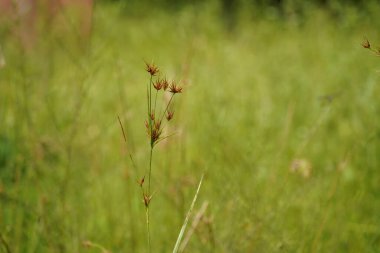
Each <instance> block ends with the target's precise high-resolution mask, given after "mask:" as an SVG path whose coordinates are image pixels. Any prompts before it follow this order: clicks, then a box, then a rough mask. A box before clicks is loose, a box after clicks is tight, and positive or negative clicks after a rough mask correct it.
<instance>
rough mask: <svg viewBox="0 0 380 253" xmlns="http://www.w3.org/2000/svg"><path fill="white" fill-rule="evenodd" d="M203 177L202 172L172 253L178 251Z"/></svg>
mask: <svg viewBox="0 0 380 253" xmlns="http://www.w3.org/2000/svg"><path fill="white" fill-rule="evenodd" d="M203 177H204V174H202V177H201V180H200V181H199V184H198V188H197V192H196V193H195V195H194V198H193V202H192V203H191V206H190V209H189V211H188V212H187V215H186V218H185V221H184V223H183V225H182V228H181V231H180V232H179V235H178V238H177V242H176V243H175V246H174V249H173V253H177V252H178V249H179V245H180V244H181V240H182V237H183V235H184V233H185V229H186V226H187V223H188V222H189V217H190V215H191V212H192V211H193V208H194V205H195V202H196V201H197V198H198V194H199V190H200V189H201V185H202V182H203Z"/></svg>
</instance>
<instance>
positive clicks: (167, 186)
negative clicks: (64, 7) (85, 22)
mask: <svg viewBox="0 0 380 253" xmlns="http://www.w3.org/2000/svg"><path fill="white" fill-rule="evenodd" d="M379 9H380V6H377V5H373V6H371V10H372V11H373V13H376V10H379ZM345 13H346V18H342V19H341V20H336V19H335V18H334V17H331V16H330V15H328V14H327V13H325V12H323V11H322V10H319V9H310V10H309V13H308V15H306V18H305V19H302V22H301V21H298V20H297V19H296V20H293V19H289V20H286V21H284V20H280V19H274V20H273V19H259V18H257V19H250V18H249V16H248V14H247V13H245V12H242V13H241V15H240V16H239V19H238V21H237V26H236V28H235V30H234V31H231V32H228V31H226V29H224V27H223V23H221V22H220V20H219V19H218V17H217V14H216V10H215V8H213V7H209V8H208V7H207V6H206V7H205V8H196V7H187V8H184V9H180V10H178V11H176V12H173V13H166V12H163V11H157V10H152V11H151V12H147V13H143V14H142V15H131V14H129V13H127V14H124V15H123V14H122V13H121V12H120V10H119V8H118V6H117V5H115V6H111V5H105V4H99V5H97V8H96V10H95V14H94V30H93V37H92V40H91V43H90V44H89V45H88V47H87V48H86V50H85V51H84V52H83V51H80V50H78V49H76V48H75V47H71V46H68V45H69V43H65V40H64V38H62V37H60V34H54V33H53V34H52V35H51V36H45V37H44V38H43V39H42V40H41V41H40V44H38V45H37V46H36V49H35V50H33V51H32V52H29V53H27V55H23V54H21V53H20V52H19V51H18V50H17V47H16V46H14V41H13V40H11V39H9V40H5V41H1V46H2V50H3V52H4V55H5V59H6V66H5V67H4V68H2V69H0V122H1V123H0V130H1V131H0V189H1V191H0V232H1V237H2V238H3V242H1V241H0V252H7V251H6V248H5V244H7V245H8V247H9V249H10V250H11V252H12V253H18V252H99V249H96V248H85V247H84V246H83V245H82V242H83V241H86V240H89V241H91V242H93V243H96V244H99V245H101V246H102V247H104V248H105V249H108V250H110V251H112V252H146V249H147V246H146V230H145V229H146V228H145V210H144V209H145V207H144V204H143V202H142V199H141V192H140V189H139V186H138V184H137V181H138V180H139V179H140V178H141V176H143V174H144V171H145V170H146V168H147V166H148V160H149V159H148V157H149V144H148V142H147V136H146V132H145V128H144V120H145V116H146V113H145V111H146V103H145V101H146V82H147V81H146V80H147V79H148V77H149V74H148V73H146V72H145V70H144V67H145V65H144V61H147V62H150V61H151V60H154V62H155V64H157V65H158V66H159V67H160V68H161V69H163V70H164V72H165V73H167V74H168V78H175V79H177V80H178V79H182V83H184V93H183V94H181V98H180V99H179V100H177V101H175V109H176V114H175V118H174V120H173V123H171V125H170V128H171V131H173V132H176V133H177V134H176V135H175V136H174V137H172V138H170V139H169V140H168V142H163V143H160V144H158V146H157V149H156V150H155V158H154V160H153V162H154V164H153V166H154V170H153V171H152V180H153V181H152V186H153V188H154V189H153V191H155V192H156V193H155V197H154V199H153V200H152V202H151V218H150V219H151V237H152V251H153V252H170V251H171V250H172V249H173V247H174V244H175V241H176V238H177V236H178V233H179V230H180V229H181V226H182V224H183V221H184V218H185V216H186V213H187V210H188V208H189V206H190V204H191V201H192V199H193V196H194V193H195V191H196V188H197V183H198V180H199V178H200V176H201V174H202V173H203V172H205V173H206V174H205V178H204V181H203V185H202V189H201V190H200V193H199V196H198V202H197V204H196V206H195V209H194V211H193V213H196V212H197V209H199V208H200V206H201V204H202V203H203V202H204V201H208V202H209V207H208V210H207V212H206V216H207V217H208V218H210V223H206V222H200V223H199V225H198V226H199V227H198V230H197V232H196V233H195V235H193V237H192V238H191V240H190V242H189V244H188V246H187V252H378V249H379V248H380V215H379V213H380V195H379V192H380V175H379V173H378V171H377V170H378V167H379V165H380V164H379V161H380V157H379V154H380V140H379V138H380V121H379V117H378V115H379V112H380V102H379V100H378V94H379V93H380V88H379V83H380V75H379V73H378V72H377V71H378V70H379V69H380V64H379V63H380V61H379V58H378V57H376V56H374V55H373V54H371V53H370V52H369V51H366V50H364V49H363V48H362V47H361V46H360V43H361V41H362V39H363V36H367V37H368V38H369V39H370V41H371V42H373V44H374V45H376V42H378V44H379V43H380V37H379V35H378V34H377V33H376V27H378V21H376V17H377V16H376V15H374V14H372V15H371V14H369V15H364V14H363V13H361V12H359V11H358V10H355V9H349V8H348V9H347V10H345ZM371 17H372V18H371ZM376 22H377V23H376ZM68 41H70V40H68ZM329 94H338V95H337V96H336V97H334V99H333V101H331V102H327V101H326V100H324V99H321V97H323V96H325V95H329ZM117 115H119V116H120V118H121V119H122V121H123V124H124V126H125V129H126V133H127V139H128V144H129V147H130V150H131V152H132V154H133V155H134V159H135V162H136V164H137V167H138V168H137V170H136V169H134V168H133V166H132V164H131V163H130V160H129V158H128V156H127V155H126V152H125V146H124V141H123V137H122V133H121V130H120V126H119V123H118V120H117ZM294 159H304V160H306V161H308V162H309V163H310V164H311V166H312V172H311V176H310V177H309V178H304V177H302V176H301V175H300V174H298V173H292V172H291V171H290V167H291V164H292V162H293V160H294ZM190 224H191V220H190V223H189V225H190ZM4 242H5V243H4Z"/></svg>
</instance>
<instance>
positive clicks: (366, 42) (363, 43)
mask: <svg viewBox="0 0 380 253" xmlns="http://www.w3.org/2000/svg"><path fill="white" fill-rule="evenodd" d="M362 46H363V47H364V48H371V44H369V41H368V39H364V41H363V42H362Z"/></svg>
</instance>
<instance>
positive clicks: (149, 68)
mask: <svg viewBox="0 0 380 253" xmlns="http://www.w3.org/2000/svg"><path fill="white" fill-rule="evenodd" d="M145 64H146V71H148V72H149V74H150V75H151V76H155V75H156V74H157V73H158V71H159V69H158V67H157V66H155V65H154V64H153V63H152V64H149V63H145Z"/></svg>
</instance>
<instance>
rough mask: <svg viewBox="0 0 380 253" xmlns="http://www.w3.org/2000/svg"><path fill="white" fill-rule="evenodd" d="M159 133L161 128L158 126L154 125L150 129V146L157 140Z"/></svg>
mask: <svg viewBox="0 0 380 253" xmlns="http://www.w3.org/2000/svg"><path fill="white" fill-rule="evenodd" d="M161 133H162V130H161V129H160V128H156V127H154V128H153V129H152V134H151V136H150V143H151V145H152V146H154V144H156V143H157V141H158V140H159V139H160V136H161Z"/></svg>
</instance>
